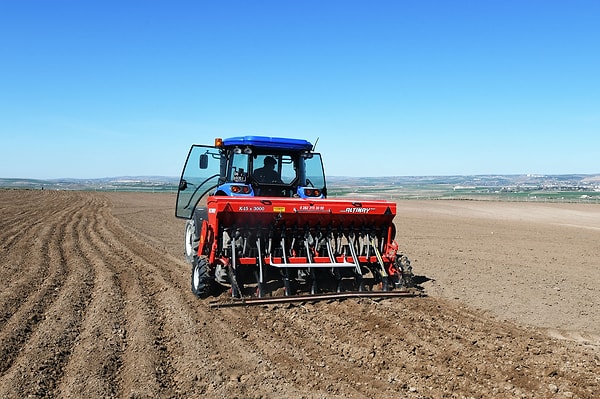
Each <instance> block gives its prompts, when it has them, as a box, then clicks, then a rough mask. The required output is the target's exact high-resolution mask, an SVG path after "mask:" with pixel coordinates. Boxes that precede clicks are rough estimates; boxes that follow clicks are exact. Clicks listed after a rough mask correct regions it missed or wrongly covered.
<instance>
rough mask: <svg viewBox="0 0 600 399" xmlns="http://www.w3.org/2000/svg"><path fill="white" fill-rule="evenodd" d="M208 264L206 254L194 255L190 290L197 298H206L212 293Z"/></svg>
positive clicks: (211, 280)
mask: <svg viewBox="0 0 600 399" xmlns="http://www.w3.org/2000/svg"><path fill="white" fill-rule="evenodd" d="M209 266H210V264H209V262H208V258H207V257H206V256H196V258H195V259H194V263H193V264H192V292H193V293H194V295H196V296H197V297H198V298H206V297H209V296H210V295H211V294H212V291H213V289H212V288H213V279H212V277H211V275H210V267H209Z"/></svg>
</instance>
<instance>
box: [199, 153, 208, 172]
mask: <svg viewBox="0 0 600 399" xmlns="http://www.w3.org/2000/svg"><path fill="white" fill-rule="evenodd" d="M199 166H200V169H206V168H208V154H202V155H200V164H199Z"/></svg>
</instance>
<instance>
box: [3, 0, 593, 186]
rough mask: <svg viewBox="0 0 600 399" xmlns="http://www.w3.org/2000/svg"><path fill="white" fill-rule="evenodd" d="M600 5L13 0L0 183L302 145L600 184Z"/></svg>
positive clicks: (445, 167) (121, 172) (358, 162)
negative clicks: (205, 149) (592, 176)
mask: <svg viewBox="0 0 600 399" xmlns="http://www.w3.org/2000/svg"><path fill="white" fill-rule="evenodd" d="M599 21H600V1H597V0H593V1H577V0H574V1H553V0H544V1H528V0H523V1H521V0H519V1H510V0H499V1H493V0H490V1H475V0H471V1H460V0H457V1H453V0H444V1H442V0H440V1H433V0H431V1H428V0H423V1H421V0H419V1H402V0H395V1H393V0H391V1H381V0H364V1H352V0H343V1H327V0H319V1H313V0H274V1H262V0H256V1H251V0H240V1H228V0H223V1H176V0H175V1H142V0H139V1H134V0H116V1H113V0H102V1H92V0H89V1H78V0H71V1H63V0H53V1H43V0H40V1H28V0H21V1H11V0H0V177H22V178H63V177H74V178H96V177H111V176H125V175H130V176H131V175H165V176H178V175H179V174H180V170H181V167H182V166H183V162H184V160H185V156H186V155H187V151H188V149H189V146H190V145H191V144H192V143H197V144H212V143H213V141H214V138H215V137H230V136H241V135H265V136H283V137H294V138H304V139H308V140H309V141H311V142H314V141H315V140H316V139H317V138H319V141H318V145H317V151H319V152H321V153H323V156H324V163H325V168H326V172H327V173H328V174H329V175H334V176H409V175H455V174H459V175H464V174H521V173H539V174H568V173H600V22H599Z"/></svg>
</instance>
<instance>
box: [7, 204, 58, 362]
mask: <svg viewBox="0 0 600 399" xmlns="http://www.w3.org/2000/svg"><path fill="white" fill-rule="evenodd" d="M63 216H64V215H63ZM65 229H66V222H65V220H63V219H62V218H59V219H57V220H56V221H53V222H52V223H51V224H49V225H48V226H47V229H46V230H47V234H43V235H42V236H41V237H40V239H41V240H42V242H41V247H40V251H39V255H40V260H39V262H36V263H34V264H33V267H36V269H33V267H32V266H31V265H32V264H31V263H28V264H29V265H30V268H25V269H24V270H26V273H29V270H30V269H33V271H32V272H31V273H30V277H27V279H29V280H26V281H31V285H30V287H31V289H30V290H27V289H24V290H16V289H13V290H7V291H6V292H7V294H6V298H4V296H3V300H5V301H6V302H4V303H5V305H4V306H3V309H8V311H9V313H8V318H6V319H5V322H4V325H3V326H2V330H1V331H0V348H2V351H1V352H0V353H2V361H1V362H0V374H4V373H5V372H6V371H7V370H8V369H9V368H10V367H11V366H12V362H13V361H14V359H15V357H16V356H18V355H19V352H20V350H21V348H22V346H23V345H24V343H25V342H26V341H27V340H28V339H29V337H30V336H31V334H33V333H34V331H35V330H36V328H37V325H38V324H39V323H40V322H42V321H43V320H44V318H45V316H44V314H45V312H46V310H47V309H48V308H49V307H50V306H51V305H52V303H53V302H54V301H55V300H56V298H57V297H58V295H59V291H60V289H61V286H62V285H63V284H64V281H65V275H66V273H67V272H66V265H65V262H64V260H63V259H60V251H59V245H60V243H61V242H62V241H64V238H65V234H66V233H65ZM32 258H33V259H35V257H32ZM37 267H39V269H37ZM40 275H44V276H45V277H44V278H40ZM40 283H41V284H40ZM38 284H39V286H38ZM29 291H31V294H30V295H28V292H29ZM13 309H14V310H13Z"/></svg>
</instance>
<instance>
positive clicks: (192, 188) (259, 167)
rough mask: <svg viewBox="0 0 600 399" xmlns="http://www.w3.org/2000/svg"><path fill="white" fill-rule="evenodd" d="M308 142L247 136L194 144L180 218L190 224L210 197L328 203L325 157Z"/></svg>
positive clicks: (182, 188)
mask: <svg viewBox="0 0 600 399" xmlns="http://www.w3.org/2000/svg"><path fill="white" fill-rule="evenodd" d="M312 149H313V145H312V144H311V143H310V142H308V141H306V140H299V139H289V138H278V137H262V136H243V137H232V138H228V139H220V138H217V139H215V145H214V146H206V145H193V146H192V147H191V149H190V151H189V153H188V157H187V160H186V163H185V166H184V169H183V173H182V175H181V179H180V181H179V190H178V193H177V210H176V216H177V217H181V218H186V219H189V218H190V217H191V216H192V213H193V211H194V209H195V207H196V205H197V203H198V202H199V201H200V200H201V199H202V197H204V196H205V195H215V196H233V197H289V198H315V199H317V198H325V197H326V194H327V188H326V184H325V175H324V172H323V163H322V160H321V155H320V154H318V153H314V152H312Z"/></svg>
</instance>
